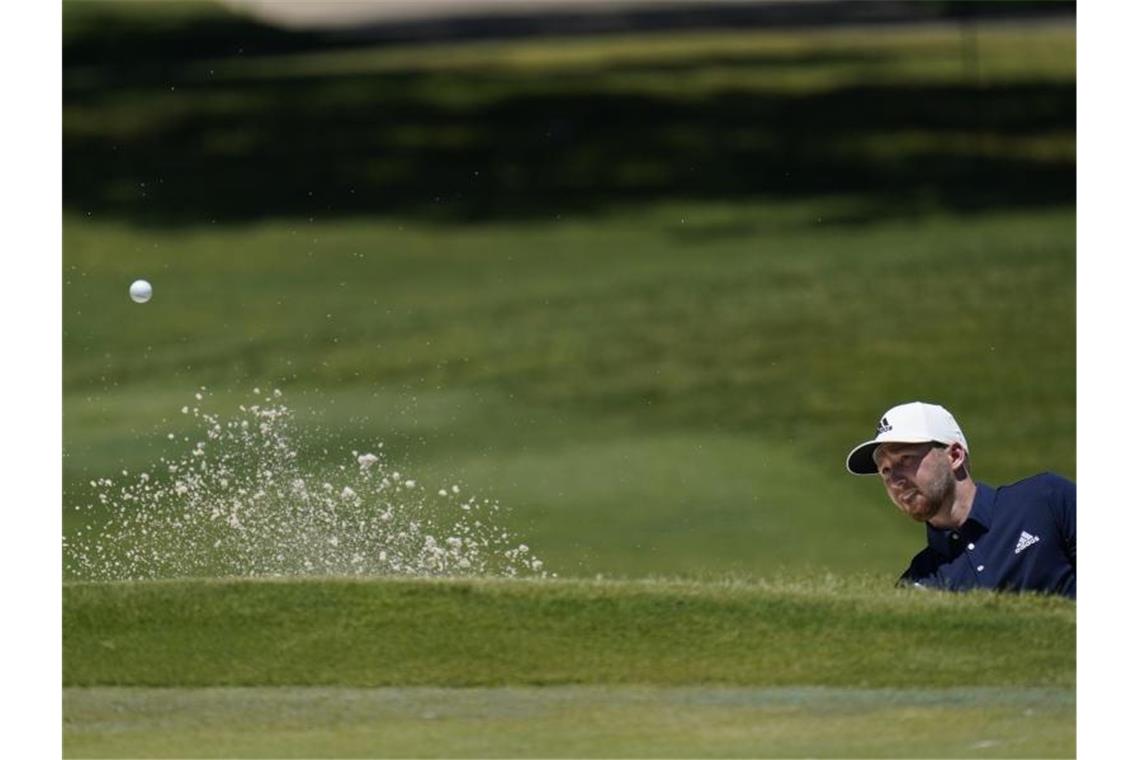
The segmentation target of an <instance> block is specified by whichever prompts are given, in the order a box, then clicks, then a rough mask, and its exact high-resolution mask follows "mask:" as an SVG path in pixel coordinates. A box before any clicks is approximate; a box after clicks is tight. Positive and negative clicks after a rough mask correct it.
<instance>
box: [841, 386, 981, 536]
mask: <svg viewBox="0 0 1140 760" xmlns="http://www.w3.org/2000/svg"><path fill="white" fill-rule="evenodd" d="M847 470H848V471H849V472H852V473H854V474H856V475H875V474H878V475H879V476H880V477H881V478H882V479H883V485H884V487H885V488H886V489H887V495H888V496H889V497H890V499H891V501H892V502H894V504H895V506H896V507H898V508H899V510H901V511H902V512H903V513H905V514H907V515H909V516H910V517H911V518H913V519H915V520H918V521H920V522H926V521H928V520H930V519H931V518H933V517H934V516H935V515H937V514H938V513H939V511H940V510H944V509H949V508H950V506H951V505H952V504H953V502H954V496H955V491H956V488H957V483H958V482H959V481H962V480H969V478H970V473H969V448H968V445H967V443H966V436H965V435H964V434H963V433H962V429H961V428H960V427H959V426H958V423H957V422H956V421H955V420H954V417H953V415H951V414H950V412H948V411H947V410H946V409H944V408H943V407H941V406H938V405H936V404H924V403H922V402H919V401H915V402H912V403H909V404H901V405H899V406H896V407H894V408H892V409H889V410H887V412H886V414H884V415H883V417H882V419H881V420H880V421H879V425H878V427H877V429H876V435H875V437H874V438H873V439H872V440H870V441H867V442H865V443H861V444H859V445H858V446H856V447H855V448H854V449H852V450H851V453H850V454H848V455H847Z"/></svg>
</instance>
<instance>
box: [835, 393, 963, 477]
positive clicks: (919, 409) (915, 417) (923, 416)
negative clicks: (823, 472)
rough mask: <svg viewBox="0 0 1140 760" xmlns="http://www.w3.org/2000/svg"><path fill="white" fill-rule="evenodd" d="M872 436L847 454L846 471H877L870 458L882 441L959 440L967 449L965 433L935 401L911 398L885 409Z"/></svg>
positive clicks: (949, 441) (868, 473)
mask: <svg viewBox="0 0 1140 760" xmlns="http://www.w3.org/2000/svg"><path fill="white" fill-rule="evenodd" d="M875 432H876V433H877V435H876V436H875V437H874V439H872V440H870V441H867V442H866V443H861V444H859V445H858V446H856V447H855V448H853V449H851V453H850V454H848V455H847V471H848V472H850V473H852V474H855V475H874V474H875V473H877V472H878V471H879V468H878V467H877V466H875V460H874V459H873V458H872V456H873V454H874V453H875V449H876V448H878V447H879V444H882V443H929V442H931V441H935V442H937V443H946V444H950V443H960V444H962V448H964V449H965V450H966V451H967V452H969V451H970V447H969V446H967V445H966V436H965V434H964V433H963V432H962V428H960V427H959V426H958V422H957V421H956V420H955V419H954V415H952V414H950V412H948V411H947V410H946V409H945V408H944V407H941V406H938V404H925V403H923V402H921V401H912V402H910V403H909V404H899V405H898V406H896V407H892V408H890V409H888V410H887V411H886V413H885V414H884V415H883V418H882V419H881V420H879V426H878V428H876V431H875Z"/></svg>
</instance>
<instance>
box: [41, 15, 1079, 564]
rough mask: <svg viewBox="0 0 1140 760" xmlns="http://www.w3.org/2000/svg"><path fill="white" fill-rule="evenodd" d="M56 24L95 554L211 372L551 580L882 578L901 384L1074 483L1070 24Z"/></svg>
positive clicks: (587, 18)
mask: <svg viewBox="0 0 1140 760" xmlns="http://www.w3.org/2000/svg"><path fill="white" fill-rule="evenodd" d="M63 11H64V13H63V116H64V129H63V144H62V151H63V172H64V176H63V195H64V252H63V279H64V282H63V292H64V301H63V308H64V314H63V321H64V334H63V360H64V376H63V390H64V398H63V403H64V461H63V480H64V505H63V506H64V528H65V533H67V534H74V533H75V531H77V530H82V529H84V528H85V526H89V525H90V524H92V523H97V522H98V521H99V520H101V519H104V517H105V514H104V513H103V511H102V507H100V506H99V505H98V504H95V505H92V502H93V488H92V486H91V482H92V481H93V480H95V479H98V478H101V477H104V476H118V475H119V474H120V473H121V472H123V471H127V472H130V473H135V472H139V471H141V470H144V469H146V468H149V467H151V466H152V464H153V463H154V462H156V461H158V459H159V458H160V457H162V456H169V455H172V454H174V455H176V454H177V452H179V451H180V450H181V449H180V447H183V448H184V447H185V443H184V442H183V436H186V435H189V434H190V432H191V431H192V429H193V420H192V419H190V418H188V417H186V416H185V415H181V414H179V409H180V407H182V406H183V405H184V404H187V403H188V402H191V401H192V400H193V398H194V395H195V394H196V393H201V392H203V391H202V389H203V388H205V389H206V390H205V394H206V395H207V396H208V398H207V399H206V400H207V402H208V403H209V404H210V405H211V406H212V408H214V409H215V410H217V411H220V412H222V413H224V412H225V411H226V410H227V409H231V410H232V409H235V408H236V407H237V405H238V404H241V403H243V402H246V401H248V399H249V397H250V394H251V392H252V389H253V388H255V387H260V388H262V389H264V388H279V389H280V390H282V391H283V393H284V394H285V395H284V398H285V401H286V403H288V404H289V405H290V406H291V407H292V408H293V409H294V410H295V412H296V414H297V426H298V429H299V431H300V434H299V437H298V444H299V445H300V447H301V450H302V454H303V459H304V462H305V463H306V467H309V468H311V469H312V470H313V471H314V473H316V472H319V471H320V470H322V469H323V468H329V469H331V468H335V467H337V466H338V465H340V464H342V463H343V462H344V461H345V460H346V457H347V456H349V452H351V451H352V450H354V449H362V448H363V449H367V448H369V447H370V446H374V445H375V444H376V443H377V442H381V441H382V442H384V445H385V448H384V450H385V451H386V452H387V454H388V456H389V457H390V458H391V459H392V460H394V461H397V462H399V463H401V464H402V465H406V467H407V468H408V470H409V471H411V472H414V473H416V474H417V476H418V477H419V478H420V479H421V480H423V481H425V482H428V483H437V482H438V483H441V484H443V483H452V482H461V483H463V484H464V487H465V488H466V489H467V490H468V491H470V492H474V493H478V494H483V495H486V496H487V497H490V498H494V499H496V500H498V501H500V502H501V503H502V504H503V505H504V507H506V508H507V509H509V510H510V513H509V517H508V518H507V520H508V522H509V524H510V526H511V527H512V528H513V529H515V530H517V531H518V532H519V533H520V535H522V536H523V537H524V538H525V539H526V540H527V542H528V543H529V544H530V546H531V547H532V548H533V549H534V551H535V552H536V553H537V554H538V555H539V556H541V557H542V558H543V559H544V560H545V561H546V564H547V568H548V569H549V570H551V571H553V572H557V573H558V574H560V575H564V576H575V575H577V576H591V577H592V576H594V575H596V574H604V575H607V576H630V577H633V576H646V575H670V576H677V575H681V576H707V575H713V576H719V575H724V574H730V573H731V574H740V575H744V576H750V577H754V576H763V575H769V574H773V573H781V572H790V573H819V572H837V573H850V572H860V573H871V574H877V575H882V577H883V579H884V582H891V581H893V579H894V577H895V576H896V575H897V574H898V573H899V572H901V570H902V569H903V568H904V567H905V566H906V564H907V562H908V561H909V558H910V557H911V555H912V554H913V553H914V552H916V551H917V550H918V549H919V548H920V547H921V545H922V542H923V540H924V537H923V530H922V528H921V526H918V525H915V524H913V523H910V522H908V521H907V520H906V519H905V518H903V517H901V516H899V515H898V514H897V513H896V512H895V510H894V508H893V507H892V506H890V505H889V503H888V502H887V501H886V499H885V496H884V495H883V493H882V489H881V486H880V485H879V484H878V482H877V481H876V480H875V479H874V478H862V479H856V478H853V477H851V476H849V475H847V474H846V473H845V471H844V467H843V461H844V457H845V455H846V454H847V452H848V450H849V449H850V448H851V447H852V446H853V445H855V444H856V443H859V442H861V441H863V440H866V439H867V438H869V437H871V436H872V435H873V431H874V427H875V424H876V422H877V420H878V419H879V417H880V415H881V413H882V412H883V411H884V410H885V409H886V408H888V407H890V406H892V405H894V404H895V403H899V402H902V401H909V400H927V401H935V402H938V403H942V404H944V405H946V406H947V407H948V408H950V409H951V410H952V411H953V412H954V413H955V415H956V416H957V418H958V420H959V422H961V424H962V425H963V427H964V429H965V432H966V434H967V436H968V438H969V441H970V445H971V453H972V460H973V464H974V470H975V476H976V477H977V478H979V479H981V480H983V481H986V482H989V483H993V484H997V483H1001V482H1006V481H1011V480H1014V479H1017V478H1020V477H1024V476H1027V475H1031V474H1034V473H1036V472H1039V471H1042V470H1052V471H1055V472H1058V473H1060V474H1062V475H1065V476H1067V477H1070V478H1075V475H1076V472H1075V429H1076V410H1075V406H1076V395H1075V386H1076V354H1075V328H1076V315H1075V301H1076V293H1075V267H1076V262H1075V244H1076V238H1075V235H1076V229H1075V197H1076V144H1075V127H1076V36H1075V4H1074V3H1061V2H1043V3H1037V2H1017V3H1004V2H989V3H980V2H874V1H869V2H830V1H828V0H808V1H805V2H743V1H741V2H708V3H683V2H620V3H605V4H603V3H600V2H590V1H589V0H587V1H585V2H573V1H572V0H565V1H562V2H556V1H555V0H546V1H545V2H533V1H532V2H508V1H506V0H501V1H500V2H470V3H446V2H418V3H411V2H407V3H403V2H400V3H335V2H334V3H301V2H297V3H286V2H273V1H272V0H246V1H245V2H238V1H237V0H234V1H233V2H229V3H209V2H153V3H149V2H101V1H85V2H79V1H75V0H65V2H64V4H63ZM139 277H144V278H146V279H148V280H150V281H151V283H152V284H153V285H154V291H155V295H154V299H153V300H152V301H151V302H150V303H148V304H146V305H138V304H134V303H132V302H131V301H130V299H129V298H128V297H127V287H128V285H129V284H130V282H131V281H132V280H134V279H136V278H139ZM171 436H173V439H172V438H171ZM157 477H161V474H158V475H157ZM89 506H93V508H88V507H89Z"/></svg>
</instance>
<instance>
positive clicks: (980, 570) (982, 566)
mask: <svg viewBox="0 0 1140 760" xmlns="http://www.w3.org/2000/svg"><path fill="white" fill-rule="evenodd" d="M985 569H986V566H985V565H978V572H979V573H980V572H982V571H983V570H985Z"/></svg>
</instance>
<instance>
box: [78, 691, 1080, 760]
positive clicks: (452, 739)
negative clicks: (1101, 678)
mask: <svg viewBox="0 0 1140 760" xmlns="http://www.w3.org/2000/svg"><path fill="white" fill-rule="evenodd" d="M63 705H64V713H65V715H66V720H65V723H64V756H65V757H184V756H186V755H188V754H192V755H194V756H195V757H568V756H570V757H1073V756H1074V754H1075V748H1076V745H1075V732H1074V719H1073V716H1074V708H1075V703H1074V696H1073V693H1072V691H1071V690H1065V689H1056V688H1024V687H1019V688H1016V689H1006V688H1001V687H983V688H970V687H961V688H953V689H858V688H819V687H809V688H795V687H791V688H750V687H719V686H712V687H709V686H705V687H646V686H545V687H526V686H520V687H480V688H465V689H446V688H436V687H410V688H404V687H390V688H377V689H350V688H330V687H277V688H248V687H238V688H226V689H215V688H203V689H186V688H160V689H153V688H133V687H132V688H115V689H108V688H102V687H94V688H70V689H66V690H64V694H63ZM947 726H953V730H947Z"/></svg>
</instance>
